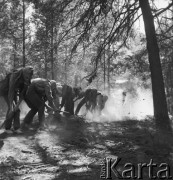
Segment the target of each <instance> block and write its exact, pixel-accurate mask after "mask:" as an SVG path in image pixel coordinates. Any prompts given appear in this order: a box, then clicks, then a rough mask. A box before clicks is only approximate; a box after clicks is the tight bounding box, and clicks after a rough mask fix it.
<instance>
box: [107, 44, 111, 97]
mask: <svg viewBox="0 0 173 180" xmlns="http://www.w3.org/2000/svg"><path fill="white" fill-rule="evenodd" d="M110 56H111V55H110V45H109V47H108V62H107V63H108V64H107V83H108V94H110V60H111V57H110Z"/></svg>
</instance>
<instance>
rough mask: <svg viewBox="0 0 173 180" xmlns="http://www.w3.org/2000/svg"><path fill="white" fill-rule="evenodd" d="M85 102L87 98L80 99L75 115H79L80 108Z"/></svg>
mask: <svg viewBox="0 0 173 180" xmlns="http://www.w3.org/2000/svg"><path fill="white" fill-rule="evenodd" d="M85 103H86V99H85V98H83V99H82V100H81V101H80V103H79V104H78V106H77V108H76V110H75V115H77V114H78V113H79V111H80V108H81V107H82V106H83V105H84V104H85Z"/></svg>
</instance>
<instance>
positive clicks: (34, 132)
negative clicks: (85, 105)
mask: <svg viewBox="0 0 173 180" xmlns="http://www.w3.org/2000/svg"><path fill="white" fill-rule="evenodd" d="M47 120H48V121H49V126H48V127H47V128H46V129H44V130H39V129H38V125H37V122H36V121H35V123H33V125H32V129H28V130H25V131H24V130H23V132H22V133H21V134H15V133H13V134H10V135H9V134H6V133H5V132H3V130H1V132H0V179H2V180H56V179H57V180H98V179H100V178H101V177H100V176H101V175H102V178H105V179H106V177H104V175H106V174H105V173H106V172H109V171H108V169H106V168H104V165H105V164H104V163H105V160H104V158H112V164H113V162H114V160H115V159H116V158H117V157H119V158H121V160H120V162H119V163H118V165H117V166H116V169H117V170H118V171H119V172H120V174H121V172H122V171H123V168H125V167H124V165H125V164H126V163H131V164H133V165H134V168H135V174H136V175H137V172H138V167H139V165H138V164H139V163H147V164H149V162H150V161H151V159H152V160H153V162H154V163H157V164H158V166H159V165H160V164H161V163H167V164H168V165H169V166H170V169H171V168H172V159H173V150H172V148H171V146H165V145H164V146H161V145H158V144H157V143H156V142H157V141H156V140H155V132H156V131H155V128H154V124H153V120H152V118H147V119H145V120H141V121H137V120H124V121H112V122H102V121H100V122H93V121H90V122H89V121H86V120H85V119H83V118H80V117H71V118H65V117H62V119H61V120H57V119H55V118H54V119H53V120H52V118H51V117H49V118H47ZM1 122H2V121H1ZM101 167H102V168H101ZM126 169H127V168H126ZM128 169H129V168H128ZM162 169H163V168H162ZM158 171H159V167H157V168H155V170H154V173H156V172H158ZM111 172H112V173H111V176H112V179H117V178H116V175H115V174H114V173H113V171H111ZM171 174H172V173H171ZM127 175H129V173H128V174H127ZM142 176H143V179H149V177H148V176H149V175H148V170H147V168H146V169H145V170H144V172H143V174H142Z"/></svg>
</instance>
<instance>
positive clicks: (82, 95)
mask: <svg viewBox="0 0 173 180" xmlns="http://www.w3.org/2000/svg"><path fill="white" fill-rule="evenodd" d="M84 96H85V92H84V91H83V92H81V93H80V94H79V96H78V97H77V98H76V99H74V102H76V101H77V100H79V99H82V98H83V97H84Z"/></svg>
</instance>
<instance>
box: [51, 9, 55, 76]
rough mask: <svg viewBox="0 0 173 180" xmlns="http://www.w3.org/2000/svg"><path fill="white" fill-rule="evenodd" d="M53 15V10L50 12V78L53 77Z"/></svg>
mask: <svg viewBox="0 0 173 180" xmlns="http://www.w3.org/2000/svg"><path fill="white" fill-rule="evenodd" d="M53 18H54V15H53V11H52V13H51V20H52V23H51V74H52V79H54V78H55V77H54V56H53V49H54V47H53V37H54V32H53V28H54V20H53Z"/></svg>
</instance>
